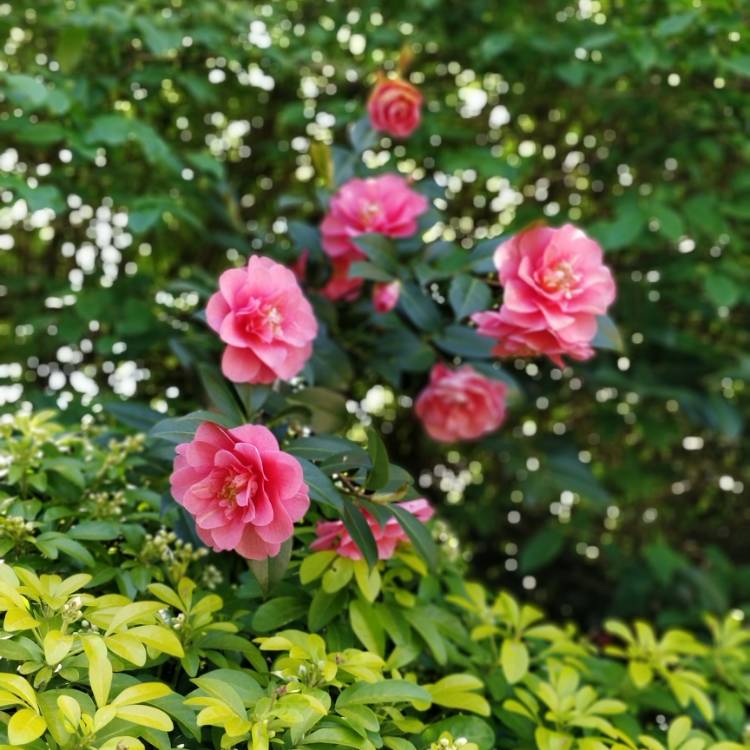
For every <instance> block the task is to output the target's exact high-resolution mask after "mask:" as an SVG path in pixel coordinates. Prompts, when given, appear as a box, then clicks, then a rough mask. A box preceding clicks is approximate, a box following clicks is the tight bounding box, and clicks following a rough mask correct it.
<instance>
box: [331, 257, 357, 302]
mask: <svg viewBox="0 0 750 750" xmlns="http://www.w3.org/2000/svg"><path fill="white" fill-rule="evenodd" d="M353 262H354V261H353V260H352V259H351V258H348V257H343V258H334V259H333V260H332V261H331V265H332V266H333V272H332V273H331V277H330V278H329V279H328V283H327V284H326V285H325V286H324V287H323V289H321V292H322V294H323V296H324V297H327V298H328V299H329V300H331V301H332V302H337V301H338V300H346V301H347V302H352V301H354V300H355V299H357V297H359V295H360V292H361V291H362V286H363V285H364V283H365V280H364V279H362V278H359V277H358V276H355V277H353V278H352V277H350V276H349V269H350V267H351V265H352V263H353Z"/></svg>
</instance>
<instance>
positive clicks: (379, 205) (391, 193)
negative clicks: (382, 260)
mask: <svg viewBox="0 0 750 750" xmlns="http://www.w3.org/2000/svg"><path fill="white" fill-rule="evenodd" d="M427 207H428V204H427V198H425V197H424V196H423V195H420V194H419V193H417V192H415V191H414V190H412V189H411V188H410V187H409V184H408V183H407V181H406V180H405V179H404V178H403V177H400V176H399V175H396V174H384V175H381V176H380V177H370V178H367V179H364V180H362V179H358V178H356V177H355V178H354V179H351V180H349V181H348V182H347V183H345V184H344V185H342V187H341V189H340V190H339V191H338V192H337V193H336V194H335V195H334V196H333V198H331V206H330V209H329V211H328V213H327V214H326V216H325V218H324V219H323V222H322V224H321V225H320V232H321V236H322V244H323V250H324V251H325V252H326V254H327V255H328V256H329V257H330V258H331V263H332V266H333V273H332V275H331V278H330V280H329V282H328V284H327V285H326V286H325V288H324V289H323V294H324V295H325V296H326V297H328V299H331V300H352V299H356V298H357V297H358V296H359V294H360V290H361V288H362V285H363V283H364V281H363V280H362V279H361V278H358V277H357V276H356V275H353V274H351V273H350V269H351V265H352V263H354V262H355V261H357V260H364V259H365V258H366V256H365V254H364V253H363V252H362V251H361V250H360V249H359V248H358V247H357V245H356V244H355V240H356V238H357V237H359V236H360V235H363V234H382V235H383V236H384V237H392V238H403V237H411V236H412V235H414V234H415V233H416V231H417V226H418V225H417V221H418V219H419V216H420V215H421V214H423V213H424V212H425V211H426V210H427ZM396 289H397V288H396ZM393 294H394V292H393V290H392V291H391V292H390V296H391V297H392V296H393ZM380 296H381V297H382V294H381V295H380ZM397 296H398V294H397V292H396V297H397ZM377 304H379V303H378V301H377V300H376V305H377ZM380 304H381V307H382V303H380Z"/></svg>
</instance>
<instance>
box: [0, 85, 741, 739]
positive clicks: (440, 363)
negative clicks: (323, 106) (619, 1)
mask: <svg viewBox="0 0 750 750" xmlns="http://www.w3.org/2000/svg"><path fill="white" fill-rule="evenodd" d="M421 105H422V100H421V96H420V94H419V92H418V91H416V90H415V89H414V87H413V86H411V85H410V84H407V83H406V82H405V81H402V80H401V79H400V78H398V77H383V78H381V79H380V80H379V81H378V83H377V85H376V87H375V89H374V91H373V92H372V94H371V96H370V99H369V101H368V111H369V116H368V118H366V119H364V120H361V121H360V122H358V123H356V124H355V125H354V126H353V127H352V128H351V132H350V140H351V146H352V148H351V149H330V150H329V149H323V150H321V151H320V153H319V154H318V160H319V164H320V169H321V171H322V174H324V175H325V176H326V177H325V180H326V181H325V184H324V185H323V186H322V187H321V190H320V191H319V194H318V197H319V199H320V200H321V209H322V213H323V214H324V217H323V219H322V221H321V224H320V227H319V230H318V229H316V228H314V227H311V226H300V227H298V231H299V232H300V238H302V237H304V239H301V241H300V248H299V253H298V255H297V257H296V258H295V259H294V263H293V264H290V265H284V264H283V263H281V262H279V260H278V259H276V258H272V257H269V256H266V255H260V254H251V255H250V257H249V259H247V260H244V259H243V262H242V264H241V265H238V266H237V267H233V268H229V269H227V270H225V271H223V273H221V275H220V276H219V278H218V280H216V281H215V282H213V283H212V284H211V285H210V288H208V289H207V290H206V294H205V295H204V302H205V305H204V306H202V307H201V309H200V311H198V310H196V311H195V314H194V315H193V316H192V317H191V318H190V320H183V321H181V323H182V325H179V326H178V325H175V329H176V330H179V333H180V337H179V338H178V339H177V340H176V342H175V346H176V348H177V349H178V350H179V351H180V352H181V353H182V356H183V359H184V362H185V364H186V366H187V367H190V368H193V369H194V371H195V372H196V374H197V375H198V377H199V379H200V380H201V382H202V384H203V386H204V388H205V391H206V401H207V407H208V408H206V409H202V410H197V411H194V412H191V413H189V414H184V415H179V416H174V417H168V418H166V419H162V418H161V415H159V414H158V413H156V412H154V411H152V410H150V409H148V408H146V407H138V406H134V405H120V408H119V409H117V408H115V409H113V411H114V412H115V413H118V414H119V415H120V416H121V418H122V419H123V420H125V421H129V422H130V423H138V424H140V426H141V427H143V428H148V437H144V436H143V435H142V434H140V433H139V434H136V435H128V434H121V433H119V432H107V428H105V427H104V426H102V425H97V424H96V423H95V422H94V420H93V419H92V418H91V417H88V418H86V419H85V420H84V421H83V422H82V423H81V425H80V426H79V427H78V428H77V429H74V430H65V429H63V428H61V427H60V426H58V425H57V424H56V423H55V421H54V418H53V415H52V414H50V413H48V412H36V413H34V412H30V411H28V410H21V411H20V412H18V413H17V414H15V415H14V416H8V417H6V418H4V419H3V420H2V423H1V424H0V427H1V429H2V433H1V435H2V445H1V446H0V447H1V448H2V472H3V473H2V485H1V486H0V492H2V494H1V495H0V503H2V510H3V520H2V525H0V549H2V553H3V555H4V561H3V562H2V563H0V610H2V612H3V613H4V614H3V621H2V631H1V632H0V670H1V671H0V708H2V712H1V713H0V718H2V729H0V740H1V741H2V745H1V746H2V747H27V748H31V750H43V748H52V750H84V749H86V748H91V749H92V750H128V749H129V748H146V747H154V748H157V750H171V748H182V747H184V748H195V750H198V748H206V747H210V748H215V749H216V750H226V749H227V748H232V747H246V748H248V750H268V749H269V748H279V749H280V750H286V749H291V748H297V747H306V748H308V747H309V748H311V750H315V749H316V748H327V747H332V746H334V747H349V748H357V749H360V750H370V749H373V750H375V749H377V748H382V747H385V748H389V749H390V750H415V749H416V750H422V749H423V748H424V749H426V748H430V750H433V749H434V750H440V749H441V748H446V749H450V748H465V750H491V749H492V748H538V749H539V750H572V749H573V748H581V749H582V750H607V749H608V748H612V749H614V750H639V748H646V750H660V749H661V748H666V749H667V750H741V748H743V747H745V745H744V744H743V740H744V736H743V732H744V731H745V724H746V704H747V700H748V691H749V690H750V674H749V671H750V648H749V647H748V646H747V642H748V640H750V630H748V629H746V628H744V626H743V615H742V613H741V612H738V611H731V612H730V613H729V614H728V615H726V616H722V617H718V616H708V617H706V619H705V628H704V629H703V630H702V631H701V632H697V631H695V632H691V631H688V630H684V629H677V628H672V629H666V630H664V631H657V630H656V629H655V628H654V627H653V626H652V625H650V624H648V623H647V622H646V621H644V620H637V621H635V622H634V623H632V625H631V624H629V623H626V622H623V621H621V620H610V621H607V622H606V623H604V625H603V629H602V630H601V631H600V632H599V633H598V634H597V635H596V637H595V638H588V637H586V635H584V634H583V633H581V632H580V631H579V630H578V629H577V628H576V626H575V625H573V624H556V623H555V622H553V621H550V620H548V619H546V618H545V616H544V614H543V612H542V611H541V610H540V609H538V608H537V607H535V606H532V605H529V604H524V603H522V602H520V601H519V600H518V598H517V597H514V596H513V595H512V594H510V593H508V592H507V591H491V590H488V588H487V587H485V586H483V585H482V584H480V583H477V582H473V581H472V580H470V578H469V577H467V576H466V575H465V571H464V567H465V562H464V560H463V556H462V554H461V545H460V542H459V541H458V539H457V537H456V535H455V534H454V533H453V532H452V530H451V528H450V526H449V525H446V524H445V523H444V522H443V521H441V520H440V514H439V512H437V513H436V508H435V507H434V504H433V503H432V502H431V501H430V500H429V498H428V497H425V495H428V494H429V488H430V482H428V481H425V480H424V477H423V476H419V477H416V478H415V477H414V476H412V473H411V472H410V467H409V466H403V465H401V464H400V463H399V462H396V461H394V460H393V459H392V457H391V456H390V455H389V451H388V448H387V443H388V442H389V441H388V430H387V429H385V424H387V422H385V421H382V422H381V420H380V419H378V416H379V412H381V414H382V410H384V409H385V408H387V407H389V406H391V407H393V401H392V400H389V398H388V397H387V396H386V394H388V393H390V394H391V396H393V393H395V392H397V393H398V399H399V401H398V407H400V408H401V409H402V410H404V411H406V410H412V411H410V412H409V413H410V414H411V415H412V416H411V420H412V421H415V422H416V423H417V424H418V425H419V426H420V430H423V432H424V435H423V438H422V439H423V440H425V441H428V440H429V441H437V442H438V443H449V444H451V445H456V444H459V443H461V442H463V441H472V440H477V439H480V438H487V437H488V436H491V435H493V434H494V433H495V432H496V431H498V430H502V427H503V423H504V421H505V420H506V418H507V415H508V413H509V412H511V411H512V409H513V408H514V400H513V396H514V393H515V392H517V391H518V390H519V385H518V383H517V382H516V380H515V379H514V378H513V377H511V376H510V375H509V374H508V373H507V371H506V370H505V369H503V366H502V365H501V362H502V361H505V360H506V359H510V361H512V362H515V361H519V360H534V359H541V358H547V359H548V360H550V361H551V362H552V363H553V364H554V365H555V367H557V368H559V369H560V370H561V369H563V368H565V369H567V368H568V367H570V366H571V365H570V364H569V363H570V362H572V363H576V362H584V361H588V360H590V359H592V358H593V357H594V356H595V355H596V351H597V349H599V348H603V347H610V348H618V347H619V346H620V342H619V336H618V333H617V327H616V325H615V323H614V322H613V321H612V319H611V318H609V317H608V315H607V311H608V308H609V306H610V305H611V304H612V302H613V301H614V299H615V296H616V286H615V282H614V279H613V275H612V273H611V271H610V269H609V267H608V266H607V264H605V263H604V260H603V253H602V249H601V247H600V246H599V244H598V243H597V242H596V241H594V240H593V239H592V238H590V237H589V236H588V235H587V234H586V233H585V232H584V231H583V230H582V229H580V228H578V227H576V226H573V225H571V224H564V225H562V226H560V227H550V226H547V225H544V224H540V223H534V224H532V225H530V226H527V227H525V228H523V229H522V230H521V231H519V232H518V233H516V234H515V235H513V236H511V237H506V238H504V239H503V240H502V241H501V242H498V241H497V240H492V241H490V242H481V243H477V245H476V246H475V247H474V248H473V249H472V250H471V251H469V250H467V249H464V248H461V247H457V246H454V245H452V244H451V243H446V242H444V241H440V240H430V239H429V229H430V227H431V226H432V225H433V224H435V223H436V222H439V221H440V219H439V216H438V215H437V212H436V208H435V206H434V204H433V202H432V200H431V196H432V193H433V186H432V185H431V183H430V182H429V181H427V180H425V181H417V180H408V179H405V178H404V177H403V176H401V175H398V174H393V173H389V172H387V171H383V170H379V169H375V170H372V169H368V167H367V165H366V164H365V162H364V161H363V160H362V159H361V158H360V157H361V155H362V153H363V152H364V151H365V150H366V149H367V144H368V143H371V142H372V139H373V138H375V137H376V136H375V134H374V130H373V127H374V128H377V129H378V130H380V131H383V132H385V133H387V134H388V135H390V136H392V137H396V138H402V137H406V136H407V135H409V134H410V133H412V132H413V131H414V130H415V128H417V127H418V126H419V123H420V119H421ZM371 166H372V165H371ZM173 322H176V321H173ZM342 331H348V332H354V334H353V335H351V334H350V335H348V336H342V335H341V334H342ZM354 372H357V373H359V376H360V377H361V378H363V379H364V378H366V377H367V376H368V375H369V374H370V373H372V374H373V375H374V376H376V377H377V378H378V379H379V380H381V381H382V382H384V383H386V384H387V385H388V387H389V389H390V390H386V388H384V387H382V386H381V388H380V389H379V390H374V389H373V388H372V387H371V386H368V390H367V394H366V398H367V397H370V398H372V399H373V400H374V399H375V398H376V396H377V394H379V395H380V401H379V403H376V404H371V408H368V409H366V408H365V407H364V406H363V400H355V399H354V398H351V397H350V396H351V395H353V394H350V393H349V392H348V388H349V387H350V385H351V381H352V380H353V376H352V373H354ZM373 393H374V394H375V395H372V396H371V394H373ZM366 398H365V400H364V402H365V403H366ZM384 437H385V439H384ZM407 457H408V456H407Z"/></svg>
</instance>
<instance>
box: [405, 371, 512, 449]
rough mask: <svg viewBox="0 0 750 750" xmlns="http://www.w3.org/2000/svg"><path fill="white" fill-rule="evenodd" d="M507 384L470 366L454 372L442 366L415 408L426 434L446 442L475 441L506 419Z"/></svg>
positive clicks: (431, 378) (433, 376)
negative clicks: (485, 375) (488, 376)
mask: <svg viewBox="0 0 750 750" xmlns="http://www.w3.org/2000/svg"><path fill="white" fill-rule="evenodd" d="M507 391H508V387H507V386H506V385H505V383H503V382H501V381H499V380H493V379H492V378H486V377H484V375H481V374H480V373H478V372H477V371H476V370H475V369H474V368H473V367H471V366H470V365H462V366H461V367H458V368H456V369H455V370H452V369H451V368H450V367H447V366H446V365H444V364H442V363H440V364H437V365H435V366H434V367H433V368H432V372H431V373H430V382H429V384H428V385H427V387H426V388H425V389H424V390H423V391H422V392H421V393H420V394H419V396H418V397H417V400H416V402H415V405H414V410H415V411H416V413H417V416H418V417H419V418H420V419H421V420H422V424H423V425H424V428H425V430H427V434H428V435H429V436H430V437H431V438H432V439H433V440H438V441H440V442H443V443H452V442H454V441H456V440H475V439H476V438H479V437H482V435H487V434H489V433H491V432H494V431H495V430H496V429H497V428H498V427H500V425H501V424H502V423H503V421H504V420H505V397H506V394H507Z"/></svg>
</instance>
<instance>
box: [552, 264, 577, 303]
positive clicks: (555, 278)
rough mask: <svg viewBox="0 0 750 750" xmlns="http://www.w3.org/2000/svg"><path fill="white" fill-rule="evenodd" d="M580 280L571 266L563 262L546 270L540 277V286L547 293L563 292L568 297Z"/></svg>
mask: <svg viewBox="0 0 750 750" xmlns="http://www.w3.org/2000/svg"><path fill="white" fill-rule="evenodd" d="M580 280H581V275H580V274H578V273H576V272H575V271H574V270H573V266H572V264H571V263H570V262H569V261H567V260H563V261H560V262H559V263H558V264H557V265H556V266H553V267H552V268H548V269H546V270H545V271H544V274H543V275H542V286H543V287H544V288H545V289H546V290H547V291H548V292H564V293H565V296H566V297H570V295H571V289H572V288H573V287H575V286H576V284H578V282H579V281H580Z"/></svg>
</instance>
